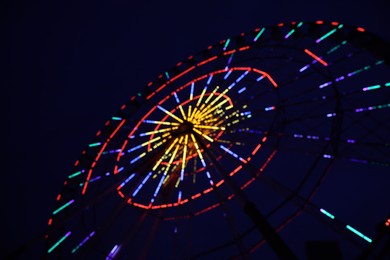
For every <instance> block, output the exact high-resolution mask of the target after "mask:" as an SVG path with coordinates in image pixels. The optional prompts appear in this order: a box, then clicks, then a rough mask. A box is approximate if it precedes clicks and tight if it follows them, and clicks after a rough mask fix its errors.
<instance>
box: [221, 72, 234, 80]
mask: <svg viewBox="0 0 390 260" xmlns="http://www.w3.org/2000/svg"><path fill="white" fill-rule="evenodd" d="M232 71H233V70H229V71H228V73H226V75H225V76H224V77H223V79H225V80H226V79H227V78H228V77H229V76H230V74H231V73H232Z"/></svg>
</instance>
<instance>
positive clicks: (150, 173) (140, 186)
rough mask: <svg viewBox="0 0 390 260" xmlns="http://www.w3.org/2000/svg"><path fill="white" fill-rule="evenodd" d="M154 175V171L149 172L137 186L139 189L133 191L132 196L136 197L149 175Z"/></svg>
mask: <svg viewBox="0 0 390 260" xmlns="http://www.w3.org/2000/svg"><path fill="white" fill-rule="evenodd" d="M151 175H152V172H149V173H148V175H147V176H146V177H145V179H144V180H143V181H142V182H141V184H140V185H139V186H138V187H137V189H136V190H135V191H134V192H133V194H132V196H133V197H135V196H136V195H137V193H138V192H139V191H140V190H141V188H142V186H144V184H145V183H146V182H147V181H148V179H149V177H150V176H151Z"/></svg>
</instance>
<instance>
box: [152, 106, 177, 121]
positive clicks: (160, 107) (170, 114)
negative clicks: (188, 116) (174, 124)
mask: <svg viewBox="0 0 390 260" xmlns="http://www.w3.org/2000/svg"><path fill="white" fill-rule="evenodd" d="M157 107H158V109H160V110H161V111H163V112H165V113H166V114H167V115H169V116H171V117H173V118H174V119H176V120H177V121H179V122H180V123H183V120H181V119H180V118H178V117H177V116H175V115H174V114H172V113H171V112H169V111H168V110H166V109H165V108H163V107H162V106H157Z"/></svg>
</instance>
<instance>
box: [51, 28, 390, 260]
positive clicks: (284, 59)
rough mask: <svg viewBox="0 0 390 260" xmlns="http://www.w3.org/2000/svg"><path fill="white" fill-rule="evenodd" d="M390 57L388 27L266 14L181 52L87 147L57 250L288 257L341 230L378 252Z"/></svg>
mask: <svg viewBox="0 0 390 260" xmlns="http://www.w3.org/2000/svg"><path fill="white" fill-rule="evenodd" d="M389 62H390V55H389V44H388V43H386V42H385V41H383V40H382V39H380V38H379V37H377V36H375V35H373V34H371V33H369V32H367V31H366V30H365V29H364V28H361V27H352V26H347V25H343V24H341V23H338V22H324V21H316V22H290V23H280V24H277V25H275V26H268V27H260V28H256V29H255V30H252V31H249V32H246V33H242V34H240V35H237V36H234V37H231V38H227V39H225V40H222V41H220V42H219V43H217V44H214V45H210V46H209V47H207V48H206V49H205V50H203V51H201V52H199V53H197V54H195V55H193V56H190V57H188V58H187V59H186V60H184V61H182V62H179V63H178V64H176V66H174V67H173V68H171V69H169V70H167V71H164V72H163V73H162V74H161V75H159V76H158V77H157V78H156V79H155V80H153V81H151V82H150V83H148V84H147V86H145V87H144V88H143V89H142V90H141V91H139V92H137V93H134V95H133V96H132V97H130V98H129V100H128V101H127V102H126V103H125V104H124V105H123V106H122V107H121V108H120V109H119V111H118V112H117V113H116V114H115V115H113V116H112V117H111V118H109V119H108V120H107V121H106V122H105V124H104V126H103V127H102V129H101V130H100V131H98V132H97V133H96V135H95V137H94V138H93V139H92V140H91V142H90V143H89V144H88V145H87V146H86V148H85V150H83V151H82V154H81V156H80V158H79V159H78V160H77V161H76V162H75V164H74V166H73V168H72V170H71V171H70V173H69V175H68V176H67V177H66V180H65V182H64V186H63V189H62V191H61V193H59V194H58V196H57V198H56V200H57V207H56V208H55V209H54V210H53V212H52V213H51V216H50V219H49V221H48V229H47V234H46V244H47V248H46V252H45V254H46V255H47V256H48V257H49V258H53V259H55V258H64V259H71V258H81V259H104V258H106V259H143V258H151V259H158V258H159V257H163V258H173V259H188V258H190V259H207V258H218V259H220V258H221V259H226V258H245V257H248V256H254V257H256V256H259V257H261V256H262V255H264V254H267V253H269V252H274V254H275V255H276V256H279V257H289V256H293V255H296V254H298V253H299V251H302V248H300V245H302V243H304V241H306V240H308V239H329V238H332V239H333V238H336V239H337V241H338V243H339V245H340V247H341V250H342V251H343V250H344V252H345V251H348V253H350V254H351V255H354V256H360V255H362V254H365V253H366V254H368V253H373V252H374V251H375V250H376V249H377V247H376V245H377V243H376V242H377V240H376V239H375V237H376V235H377V233H376V232H377V225H378V223H383V228H384V229H383V230H386V227H387V226H388V225H385V223H387V222H386V219H387V218H388V213H389V207H388V206H387V205H385V204H384V203H383V202H382V201H383V198H389V197H390V190H389V189H388V188H387V186H388V184H386V178H387V179H388V172H389V165H390V160H389V158H390V135H389V134H390V120H389V119H390V113H389V110H390V68H389ZM346 208H347V209H348V210H345V209H346ZM368 211H370V212H375V214H367V212H368ZM388 222H389V223H390V220H389V221H388ZM360 227H362V228H360ZM297 232H298V233H297ZM291 234H295V237H294V238H292V235H291ZM298 234H299V235H298ZM292 241H293V242H292ZM294 241H295V242H294ZM302 247H303V246H302Z"/></svg>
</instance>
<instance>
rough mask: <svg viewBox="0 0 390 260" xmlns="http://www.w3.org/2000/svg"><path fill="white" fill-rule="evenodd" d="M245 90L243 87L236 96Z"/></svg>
mask: <svg viewBox="0 0 390 260" xmlns="http://www.w3.org/2000/svg"><path fill="white" fill-rule="evenodd" d="M245 90H246V87H243V88H242V89H240V90H239V91H237V92H238V94H241V93H242V92H244V91H245Z"/></svg>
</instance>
